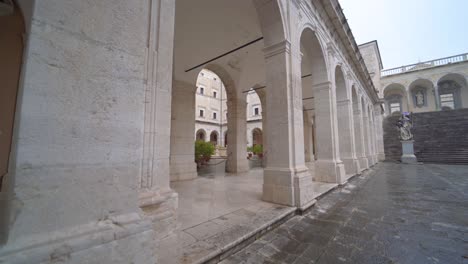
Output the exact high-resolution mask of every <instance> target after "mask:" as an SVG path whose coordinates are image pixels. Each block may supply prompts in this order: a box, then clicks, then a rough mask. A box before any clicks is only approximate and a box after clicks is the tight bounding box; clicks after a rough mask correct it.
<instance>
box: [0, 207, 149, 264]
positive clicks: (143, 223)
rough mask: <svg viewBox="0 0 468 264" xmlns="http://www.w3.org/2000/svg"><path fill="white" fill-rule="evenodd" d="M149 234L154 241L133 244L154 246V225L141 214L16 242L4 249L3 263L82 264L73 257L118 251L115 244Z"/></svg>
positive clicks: (1, 255)
mask: <svg viewBox="0 0 468 264" xmlns="http://www.w3.org/2000/svg"><path fill="white" fill-rule="evenodd" d="M146 233H148V234H149V236H147V237H151V239H148V241H145V240H144V239H141V240H139V239H138V238H137V241H138V243H133V244H134V245H137V244H145V243H148V242H149V243H151V242H150V240H152V236H153V229H152V226H151V222H150V221H147V220H144V219H142V217H141V216H140V215H139V214H137V213H132V214H127V215H120V216H115V217H109V218H107V219H103V220H99V221H96V222H93V223H89V224H86V225H82V226H78V227H74V228H72V229H71V230H62V231H57V232H54V233H52V234H51V233H48V234H38V235H34V236H29V237H27V238H26V239H24V240H19V241H14V242H12V243H14V245H11V244H7V245H5V246H4V247H3V248H1V249H0V262H2V263H3V262H5V263H10V264H15V263H18V264H20V263H43V262H47V261H50V260H51V259H67V261H69V262H70V263H79V261H78V262H74V261H75V260H73V259H71V258H72V256H73V255H81V256H82V255H83V254H82V252H84V251H88V250H90V252H91V253H90V254H92V252H93V250H92V249H93V248H97V247H102V246H104V245H106V246H108V247H110V248H114V247H118V244H114V242H117V241H119V240H127V239H128V238H131V237H134V236H135V235H138V234H146ZM126 243H128V242H126ZM136 253H137V252H136ZM85 255H86V254H85Z"/></svg>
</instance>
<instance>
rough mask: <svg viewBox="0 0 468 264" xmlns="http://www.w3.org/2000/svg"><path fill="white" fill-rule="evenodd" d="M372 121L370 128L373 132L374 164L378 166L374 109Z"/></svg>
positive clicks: (371, 111) (371, 114)
mask: <svg viewBox="0 0 468 264" xmlns="http://www.w3.org/2000/svg"><path fill="white" fill-rule="evenodd" d="M369 114H370V116H371V118H370V121H371V126H370V130H371V135H372V137H371V139H372V144H371V147H372V159H373V162H374V164H377V162H378V159H377V132H376V129H375V116H374V111H373V108H372V109H371V110H370V113H369Z"/></svg>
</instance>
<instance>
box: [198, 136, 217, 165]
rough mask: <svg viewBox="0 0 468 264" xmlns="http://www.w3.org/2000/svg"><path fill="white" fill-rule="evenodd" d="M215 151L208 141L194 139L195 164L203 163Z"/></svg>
mask: <svg viewBox="0 0 468 264" xmlns="http://www.w3.org/2000/svg"><path fill="white" fill-rule="evenodd" d="M214 153H215V146H214V145H213V144H211V143H210V142H205V141H203V140H197V141H195V162H196V163H197V164H203V163H205V162H207V161H209V160H210V159H211V156H213V154H214Z"/></svg>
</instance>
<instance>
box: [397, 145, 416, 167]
mask: <svg viewBox="0 0 468 264" xmlns="http://www.w3.org/2000/svg"><path fill="white" fill-rule="evenodd" d="M401 148H402V153H403V155H402V156H401V162H402V163H405V164H416V163H418V159H417V158H416V156H415V155H414V140H408V141H401Z"/></svg>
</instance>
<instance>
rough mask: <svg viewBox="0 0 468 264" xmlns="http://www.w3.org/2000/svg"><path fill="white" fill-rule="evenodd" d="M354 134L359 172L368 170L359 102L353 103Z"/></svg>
mask: <svg viewBox="0 0 468 264" xmlns="http://www.w3.org/2000/svg"><path fill="white" fill-rule="evenodd" d="M354 104H355V106H354V133H355V138H356V152H357V156H358V160H359V165H360V169H361V171H362V170H364V169H366V168H369V160H368V159H367V157H366V150H365V142H364V122H363V115H362V104H361V103H360V100H358V102H355V103H354Z"/></svg>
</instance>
